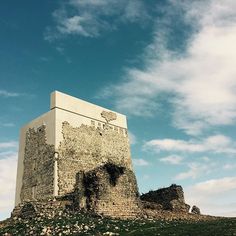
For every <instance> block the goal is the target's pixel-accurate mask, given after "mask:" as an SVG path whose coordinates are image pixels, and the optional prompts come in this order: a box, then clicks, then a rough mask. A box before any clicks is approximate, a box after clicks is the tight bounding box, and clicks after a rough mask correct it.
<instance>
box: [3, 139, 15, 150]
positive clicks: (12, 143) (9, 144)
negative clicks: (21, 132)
mask: <svg viewBox="0 0 236 236" xmlns="http://www.w3.org/2000/svg"><path fill="white" fill-rule="evenodd" d="M17 147H18V142H16V141H9V142H0V149H7V148H17Z"/></svg>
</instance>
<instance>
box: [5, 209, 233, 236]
mask: <svg viewBox="0 0 236 236" xmlns="http://www.w3.org/2000/svg"><path fill="white" fill-rule="evenodd" d="M0 235H5V236H10V235H12V236H13V235H17V236H20V235H59V236H62V235H97V236H98V235H120V236H122V235H130V236H131V235H133V236H134V235H135V236H139V235H143V236H147V235H148V236H152V235H163V236H164V235H168V236H170V235H175V236H178V235H179V236H185V235H186V236H194V235H196V236H200V235H201V236H204V235H205V236H218V235H219V236H223V235H236V218H222V219H217V220H211V221H198V222H196V221H186V220H185V221H183V220H173V221H165V220H152V219H145V220H141V219H137V220H117V219H109V218H102V217H96V216H91V215H88V214H82V213H77V214H73V215H72V214H66V213H63V214H62V215H61V216H56V217H55V218H51V219H48V218H43V217H42V216H41V217H40V216H38V217H35V218H33V219H21V218H16V217H15V218H14V219H9V220H7V221H5V222H2V223H0Z"/></svg>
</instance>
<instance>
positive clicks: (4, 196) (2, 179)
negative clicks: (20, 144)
mask: <svg viewBox="0 0 236 236" xmlns="http://www.w3.org/2000/svg"><path fill="white" fill-rule="evenodd" d="M16 165H17V153H16V152H14V151H9V152H4V153H3V152H2V153H0V218H1V219H3V218H5V217H6V215H8V216H10V212H11V211H12V210H13V207H14V197H15V194H14V193H15V183H16Z"/></svg>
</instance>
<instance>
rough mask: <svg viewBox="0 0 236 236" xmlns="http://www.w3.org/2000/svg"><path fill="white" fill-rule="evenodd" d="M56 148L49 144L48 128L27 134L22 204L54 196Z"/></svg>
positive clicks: (33, 130)
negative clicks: (47, 137) (47, 138)
mask: <svg viewBox="0 0 236 236" xmlns="http://www.w3.org/2000/svg"><path fill="white" fill-rule="evenodd" d="M53 157H54V146H53V145H49V144H47V140H46V126H45V125H42V126H40V127H39V128H38V129H37V130H35V129H34V128H32V129H29V130H28V131H27V133H26V143H25V154H24V172H23V180H22V188H21V194H20V198H21V202H22V201H27V200H36V199H37V200H39V199H47V198H51V197H52V196H53V173H54V172H53V165H54V160H53Z"/></svg>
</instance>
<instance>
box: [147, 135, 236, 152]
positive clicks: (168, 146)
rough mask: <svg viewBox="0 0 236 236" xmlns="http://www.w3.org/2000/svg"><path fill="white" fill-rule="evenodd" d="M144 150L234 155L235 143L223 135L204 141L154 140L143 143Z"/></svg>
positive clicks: (235, 150) (210, 137)
mask: <svg viewBox="0 0 236 236" xmlns="http://www.w3.org/2000/svg"><path fill="white" fill-rule="evenodd" d="M144 149H148V150H154V151H156V152H159V151H175V152H189V153H195V152H196V153H200V152H208V151H209V152H214V153H227V154H235V153H236V143H235V142H234V141H233V140H231V139H230V138H229V137H227V136H224V135H220V134H218V135H213V136H209V137H207V138H204V139H201V140H199V139H190V140H179V139H154V140H150V141H148V142H146V143H145V145H144Z"/></svg>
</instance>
